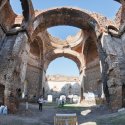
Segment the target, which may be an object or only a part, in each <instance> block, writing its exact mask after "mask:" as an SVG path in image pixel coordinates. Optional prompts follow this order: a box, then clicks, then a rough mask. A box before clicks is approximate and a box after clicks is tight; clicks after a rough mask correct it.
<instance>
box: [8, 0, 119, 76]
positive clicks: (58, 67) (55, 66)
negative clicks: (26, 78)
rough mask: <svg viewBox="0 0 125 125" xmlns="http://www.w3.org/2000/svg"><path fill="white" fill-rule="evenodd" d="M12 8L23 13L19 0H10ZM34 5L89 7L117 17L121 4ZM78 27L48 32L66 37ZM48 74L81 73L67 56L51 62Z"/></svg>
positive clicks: (41, 1) (69, 1)
mask: <svg viewBox="0 0 125 125" xmlns="http://www.w3.org/2000/svg"><path fill="white" fill-rule="evenodd" d="M10 2H11V5H13V6H12V8H13V9H14V11H15V12H16V13H18V14H21V12H22V10H21V6H20V2H19V0H10ZM32 2H33V6H34V8H35V9H37V10H42V9H48V8H54V7H62V6H69V7H78V8H82V9H87V10H89V11H92V12H97V13H100V14H102V15H104V16H106V17H108V18H110V19H114V18H115V14H116V12H117V11H118V9H119V7H120V4H119V3H117V2H115V1H114V0H32ZM78 30H79V29H78V28H75V27H70V26H57V27H52V28H49V29H48V32H49V33H51V34H52V35H53V36H55V37H59V38H61V39H65V38H66V37H67V36H68V35H75V34H76V33H77V32H78ZM47 74H66V75H77V76H78V74H79V71H78V68H77V66H76V64H75V63H74V62H73V61H71V60H69V59H66V58H63V57H62V58H57V59H56V60H54V61H53V62H51V63H50V65H49V68H48V70H47Z"/></svg>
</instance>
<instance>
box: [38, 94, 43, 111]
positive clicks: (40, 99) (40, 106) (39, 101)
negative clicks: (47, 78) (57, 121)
mask: <svg viewBox="0 0 125 125" xmlns="http://www.w3.org/2000/svg"><path fill="white" fill-rule="evenodd" d="M43 101H44V100H43V97H42V96H41V97H40V98H39V100H38V103H39V110H40V111H42V106H43Z"/></svg>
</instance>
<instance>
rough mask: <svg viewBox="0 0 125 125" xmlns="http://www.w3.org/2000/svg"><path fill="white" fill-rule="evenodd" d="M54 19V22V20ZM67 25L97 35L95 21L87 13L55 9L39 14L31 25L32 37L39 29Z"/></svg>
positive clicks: (77, 10)
mask: <svg viewBox="0 0 125 125" xmlns="http://www.w3.org/2000/svg"><path fill="white" fill-rule="evenodd" d="M55 19H56V20H55ZM58 25H69V26H75V27H78V28H81V29H85V30H87V29H89V30H90V29H91V30H93V31H95V32H96V34H98V31H99V30H100V26H99V24H98V22H97V20H96V19H94V18H93V17H92V16H91V15H90V14H89V13H87V12H84V11H82V10H80V9H75V8H68V7H62V8H55V9H50V10H46V11H44V12H41V14H39V15H38V16H37V17H36V18H35V20H34V24H33V28H34V36H35V35H36V34H38V33H39V32H41V29H47V28H49V27H52V26H58Z"/></svg>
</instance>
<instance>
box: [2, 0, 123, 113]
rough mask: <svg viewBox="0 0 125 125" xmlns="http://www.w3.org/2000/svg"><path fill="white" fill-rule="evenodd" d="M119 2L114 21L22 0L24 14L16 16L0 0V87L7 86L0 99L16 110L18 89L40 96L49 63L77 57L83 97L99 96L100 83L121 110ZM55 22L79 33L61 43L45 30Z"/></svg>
mask: <svg viewBox="0 0 125 125" xmlns="http://www.w3.org/2000/svg"><path fill="white" fill-rule="evenodd" d="M117 1H118V0H117ZM118 2H119V1H118ZM120 2H121V5H122V6H121V8H120V10H119V11H118V13H117V14H116V19H115V20H109V19H108V18H106V17H104V16H102V15H100V14H97V13H93V12H88V11H86V10H82V9H78V8H69V7H62V8H53V9H48V10H44V11H43V10H41V11H40V10H39V11H34V9H33V5H32V2H31V0H26V1H25V2H24V1H21V3H22V8H23V10H22V15H16V14H14V12H13V10H12V8H11V6H10V4H9V1H7V0H3V1H0V17H1V18H0V85H3V86H4V87H5V89H4V103H5V104H6V105H7V106H8V107H9V109H13V110H12V112H14V111H16V108H15V105H17V102H18V100H17V98H19V97H17V95H19V94H17V92H19V91H17V90H21V93H23V94H28V97H29V98H32V97H33V96H37V97H38V96H39V95H41V94H43V88H44V87H45V85H46V70H47V68H48V65H49V64H50V62H51V61H52V60H54V59H55V58H58V57H62V56H64V57H67V58H69V59H71V60H73V61H75V62H76V64H77V66H78V68H79V72H80V77H79V80H80V87H81V89H80V90H81V98H82V99H84V97H83V93H84V92H86V91H88V92H90V91H91V92H93V93H95V94H97V95H100V94H101V92H102V86H103V90H104V94H105V98H106V100H107V102H108V103H109V104H110V106H111V108H112V109H114V110H115V109H118V108H121V107H122V106H123V103H124V102H123V100H124V96H123V93H124V89H123V88H124V84H125V82H124V81H125V78H124V76H125V63H124V62H125V14H124V11H125V9H124V8H125V2H124V1H123V0H121V1H120ZM57 25H70V26H75V27H78V28H80V29H81V31H80V32H79V33H77V34H76V36H73V37H68V38H67V39H66V40H64V41H62V40H60V39H58V38H54V37H53V36H51V35H50V34H49V33H48V32H47V28H49V27H53V26H57ZM26 89H27V90H26ZM0 90H1V88H0ZM2 90H3V89H2ZM28 92H29V93H28ZM0 95H1V96H3V92H2V94H0ZM24 96H25V95H24Z"/></svg>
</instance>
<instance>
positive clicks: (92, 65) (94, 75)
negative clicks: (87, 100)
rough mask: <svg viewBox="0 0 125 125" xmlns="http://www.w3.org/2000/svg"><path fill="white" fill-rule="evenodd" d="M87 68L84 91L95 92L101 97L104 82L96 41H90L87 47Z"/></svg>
mask: <svg viewBox="0 0 125 125" xmlns="http://www.w3.org/2000/svg"><path fill="white" fill-rule="evenodd" d="M85 60H86V69H85V80H84V92H85V93H88V92H90V93H94V95H96V96H98V97H101V95H102V83H101V72H100V63H99V57H98V52H97V48H96V45H95V43H94V42H92V41H91V42H90V43H89V45H88V46H87V48H86V55H85Z"/></svg>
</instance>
